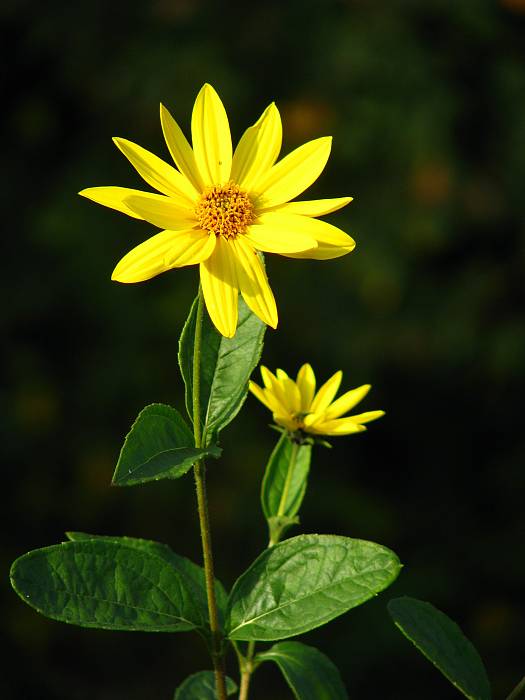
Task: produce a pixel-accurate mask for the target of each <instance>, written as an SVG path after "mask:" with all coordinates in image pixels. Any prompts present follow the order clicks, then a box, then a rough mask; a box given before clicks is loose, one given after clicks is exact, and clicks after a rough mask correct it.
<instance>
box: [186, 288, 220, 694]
mask: <svg viewBox="0 0 525 700" xmlns="http://www.w3.org/2000/svg"><path fill="white" fill-rule="evenodd" d="M203 311H204V299H203V296H202V289H201V287H200V285H199V298H198V302H197V315H196V319H195V341H194V346H193V434H194V437H195V447H201V446H202V432H201V417H200V415H201V406H200V403H201V402H200V390H201V375H200V355H201V340H202V315H203ZM193 471H194V475H195V488H196V491H197V506H198V512H199V525H200V531H201V542H202V554H203V559H204V574H205V578H206V595H207V598H208V615H209V618H210V630H211V656H212V660H213V668H214V671H215V688H216V692H217V698H218V700H226V677H225V673H224V652H223V649H222V642H223V638H222V631H221V628H220V624H219V615H218V613H217V599H216V597H215V576H214V573H213V554H212V547H211V533H210V516H209V512H208V498H207V494H206V465H205V463H204V460H200V461H199V462H197V463H196V464H195V466H194V469H193Z"/></svg>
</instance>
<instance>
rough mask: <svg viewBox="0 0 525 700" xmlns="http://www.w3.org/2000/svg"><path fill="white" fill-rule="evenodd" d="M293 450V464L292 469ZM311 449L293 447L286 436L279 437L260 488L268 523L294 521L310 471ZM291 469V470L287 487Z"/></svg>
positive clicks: (301, 446) (307, 446)
mask: <svg viewBox="0 0 525 700" xmlns="http://www.w3.org/2000/svg"><path fill="white" fill-rule="evenodd" d="M294 447H295V450H296V455H295V464H293V465H291V459H292V456H293V451H294ZM311 454H312V446H311V445H298V444H297V443H293V442H292V441H291V440H290V438H289V437H288V435H287V433H283V435H281V437H280V439H279V441H278V443H277V445H276V446H275V449H274V451H273V452H272V454H271V455H270V459H269V461H268V464H267V465H266V471H265V473H264V479H263V482H262V488H261V504H262V508H263V512H264V515H265V516H266V518H267V519H270V518H272V517H276V516H286V517H288V518H293V516H294V515H296V514H297V513H298V512H299V508H300V507H301V503H302V501H303V498H304V494H305V491H306V484H307V479H308V472H309V470H310V457H311ZM290 466H292V467H293V469H292V472H291V474H290V479H289V481H288V486H287V487H286V484H287V478H288V475H289V470H290Z"/></svg>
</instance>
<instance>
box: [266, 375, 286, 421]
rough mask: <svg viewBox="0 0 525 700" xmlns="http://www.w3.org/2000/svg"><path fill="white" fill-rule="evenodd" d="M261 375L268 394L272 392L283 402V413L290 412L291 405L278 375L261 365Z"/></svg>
mask: <svg viewBox="0 0 525 700" xmlns="http://www.w3.org/2000/svg"><path fill="white" fill-rule="evenodd" d="M261 377H262V379H263V382H264V386H265V387H266V395H268V394H272V395H273V396H274V397H275V399H276V400H277V401H278V402H279V403H280V404H281V406H282V407H283V408H282V411H281V412H280V413H281V414H285V413H288V412H289V407H288V406H287V404H286V394H285V393H284V391H283V387H282V386H281V383H280V382H279V380H278V379H277V377H276V376H275V375H274V374H272V373H271V372H270V370H269V369H267V368H266V367H263V366H261Z"/></svg>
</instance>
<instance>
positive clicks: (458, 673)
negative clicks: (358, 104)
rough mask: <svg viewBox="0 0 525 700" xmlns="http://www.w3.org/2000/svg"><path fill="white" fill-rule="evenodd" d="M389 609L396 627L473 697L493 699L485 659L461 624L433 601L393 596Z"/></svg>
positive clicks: (456, 684) (454, 683) (464, 692)
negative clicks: (466, 634)
mask: <svg viewBox="0 0 525 700" xmlns="http://www.w3.org/2000/svg"><path fill="white" fill-rule="evenodd" d="M388 611H389V613H390V615H391V617H392V619H393V620H394V622H395V624H396V626H397V627H398V628H399V629H400V630H401V632H402V633H403V634H404V635H405V637H407V638H408V639H409V640H410V641H411V642H412V644H414V645H415V646H416V647H417V648H418V649H419V651H420V652H421V653H422V654H424V655H425V656H426V657H427V659H428V660H429V661H431V662H432V663H433V664H434V666H436V668H438V669H439V670H440V671H441V673H443V675H445V676H446V677H447V678H448V680H449V681H450V682H451V683H452V685H454V686H455V687H456V688H457V689H458V690H459V691H460V692H461V693H463V695H464V696H465V697H467V698H470V700H490V697H491V692H490V684H489V680H488V678H487V672H486V670H485V667H484V665H483V662H482V660H481V658H480V656H479V654H478V652H477V651H476V649H475V647H474V646H473V645H472V643H471V642H470V641H469V640H468V639H467V638H466V637H465V635H464V634H463V632H462V631H461V630H460V628H459V627H458V625H456V623H455V622H453V621H452V620H451V619H450V618H449V617H447V616H446V615H445V614H444V613H442V612H441V611H440V610H438V609H437V608H435V607H434V606H433V605H431V604H430V603H425V602H423V601H421V600H416V599H415V598H408V597H404V598H394V600H391V601H390V602H389V603H388Z"/></svg>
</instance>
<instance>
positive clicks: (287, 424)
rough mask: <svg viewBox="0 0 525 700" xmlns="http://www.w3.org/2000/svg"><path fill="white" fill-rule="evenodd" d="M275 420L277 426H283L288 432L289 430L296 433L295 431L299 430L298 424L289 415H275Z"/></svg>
mask: <svg viewBox="0 0 525 700" xmlns="http://www.w3.org/2000/svg"><path fill="white" fill-rule="evenodd" d="M273 419H274V421H275V422H276V423H277V425H282V426H283V428H286V430H289V431H290V432H292V433H293V432H294V430H297V424H296V422H295V421H294V420H293V418H292V417H291V416H289V415H286V414H278V413H274V414H273Z"/></svg>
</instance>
